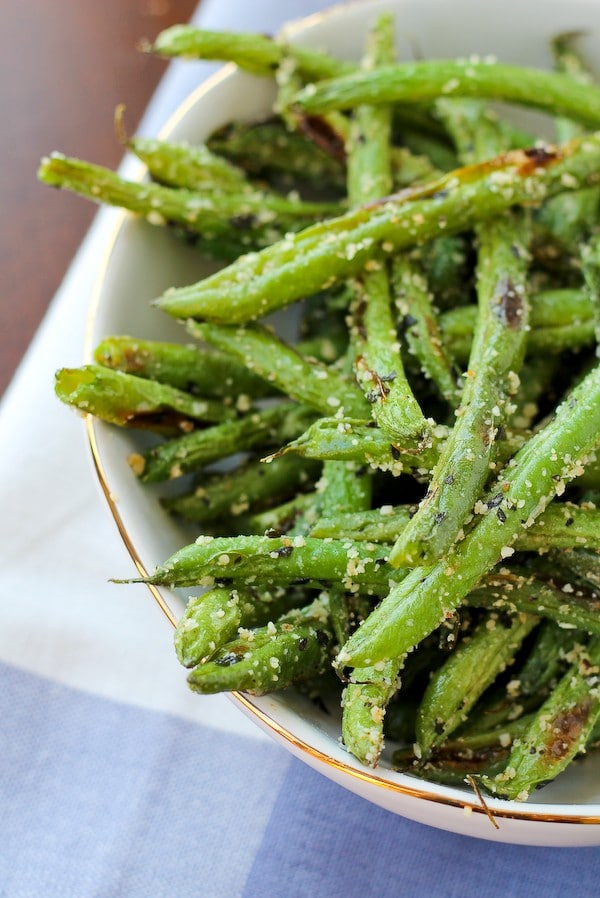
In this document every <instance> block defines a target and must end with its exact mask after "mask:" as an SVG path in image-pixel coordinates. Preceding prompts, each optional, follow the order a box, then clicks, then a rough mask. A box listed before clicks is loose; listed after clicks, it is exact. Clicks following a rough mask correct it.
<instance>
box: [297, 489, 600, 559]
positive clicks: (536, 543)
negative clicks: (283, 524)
mask: <svg viewBox="0 0 600 898" xmlns="http://www.w3.org/2000/svg"><path fill="white" fill-rule="evenodd" d="M497 498H498V497H493V501H497ZM483 505H485V503H482V506H483ZM414 511H415V507H414V506H409V505H396V506H392V505H383V506H381V507H380V508H373V509H369V510H368V511H359V512H354V513H353V514H348V513H346V514H344V513H338V514H335V515H331V516H329V517H325V516H324V517H322V518H319V520H318V521H317V523H316V524H315V525H314V526H313V527H312V528H311V531H310V535H311V536H314V537H317V538H318V539H324V538H325V537H332V538H334V539H352V540H360V541H366V542H378V543H390V542H394V540H395V539H396V538H397V536H398V534H399V533H400V532H401V531H402V529H403V528H404V527H405V526H406V525H407V523H408V522H409V521H410V519H411V517H412V515H413V514H414ZM479 511H480V512H483V513H484V514H489V513H490V511H493V503H492V507H491V508H490V507H489V506H487V505H486V506H485V507H481V508H479ZM583 546H588V547H589V548H592V549H596V550H598V551H600V511H599V510H598V509H596V508H589V507H585V506H578V505H574V504H573V503H571V502H561V503H556V504H553V505H550V506H549V507H548V508H547V509H546V510H545V511H544V512H543V513H542V514H541V515H540V516H539V518H538V519H537V521H535V523H534V524H532V526H531V527H529V529H528V530H525V531H524V532H523V533H521V534H519V536H518V537H517V539H516V541H515V549H516V550H518V551H519V552H538V551H547V550H548V549H572V548H582V547H583Z"/></svg>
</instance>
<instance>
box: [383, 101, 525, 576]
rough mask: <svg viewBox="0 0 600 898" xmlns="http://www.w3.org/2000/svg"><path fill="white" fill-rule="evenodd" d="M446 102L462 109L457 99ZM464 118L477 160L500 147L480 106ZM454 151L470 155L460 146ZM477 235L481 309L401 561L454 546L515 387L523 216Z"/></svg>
mask: <svg viewBox="0 0 600 898" xmlns="http://www.w3.org/2000/svg"><path fill="white" fill-rule="evenodd" d="M448 105H449V107H450V109H451V110H455V109H456V108H458V109H459V110H462V105H460V104H459V105H458V106H455V105H454V104H448ZM461 125H463V126H464V129H465V133H463V134H462V135H461V137H460V140H461V143H462V144H465V143H467V144H468V142H469V141H470V142H471V143H472V144H473V147H474V150H473V155H474V158H475V159H476V160H477V161H483V160H484V159H485V158H487V157H488V156H489V155H492V154H494V153H498V152H500V151H501V138H500V134H499V133H498V131H497V129H496V128H495V124H494V122H493V121H491V120H489V119H488V118H486V116H485V112H482V111H481V110H477V111H476V112H475V113H474V116H473V120H472V121H471V120H469V121H468V122H467V123H464V122H463V121H462V119H461ZM469 146H470V144H469ZM459 151H460V155H461V156H462V157H468V156H470V155H471V152H470V150H465V149H464V148H463V146H460V145H459ZM476 235H477V240H478V260H477V302H478V309H479V313H478V317H477V322H476V326H475V333H474V336H473V344H472V347H471V353H470V356H469V367H468V370H467V376H466V378H465V385H464V389H463V391H462V397H461V400H460V405H459V407H458V409H457V411H456V423H455V425H454V427H453V428H452V430H451V431H450V434H449V436H448V440H447V442H446V444H445V446H444V448H443V449H442V451H441V453H440V457H439V460H438V462H437V464H436V465H435V467H434V469H433V471H432V475H431V481H430V483H429V488H428V491H427V495H426V497H425V499H424V500H423V502H422V503H421V505H420V506H419V509H418V511H417V513H416V514H415V515H414V517H413V518H412V519H411V521H410V523H409V524H408V526H407V527H406V528H405V529H404V530H403V532H402V534H401V536H400V537H399V539H398V540H397V542H396V544H395V546H394V548H393V550H392V555H391V557H392V559H397V561H398V563H399V564H409V565H415V564H428V563H430V562H432V561H434V560H436V559H438V558H440V557H442V556H443V555H444V553H445V552H446V551H447V550H448V548H449V547H450V546H451V545H452V543H453V542H454V540H455V539H456V537H457V534H458V532H459V531H460V529H461V527H462V526H463V524H464V522H465V519H466V518H467V516H468V514H469V513H470V512H471V510H472V508H473V505H474V503H475V502H476V501H477V499H478V497H479V495H480V493H481V490H482V489H483V487H484V485H485V482H486V480H487V479H488V477H489V471H490V465H491V464H494V463H495V459H496V454H497V443H496V439H495V438H496V434H497V432H498V429H499V428H502V429H503V428H504V427H505V426H506V424H507V423H508V418H509V416H510V414H511V409H512V406H513V403H512V402H511V396H513V395H514V394H515V393H516V392H517V390H518V384H519V380H518V372H519V370H520V367H521V365H522V363H523V359H524V356H525V340H526V333H527V330H528V327H529V301H528V294H527V288H526V281H527V271H528V257H529V254H528V244H529V227H528V222H527V219H526V218H525V217H524V214H523V213H522V211H521V210H515V211H513V212H509V213H508V214H507V215H505V216H504V217H502V218H498V219H496V220H494V221H491V222H486V223H482V224H478V225H477V227H476Z"/></svg>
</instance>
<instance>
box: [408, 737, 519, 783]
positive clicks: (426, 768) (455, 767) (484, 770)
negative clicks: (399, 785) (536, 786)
mask: <svg viewBox="0 0 600 898" xmlns="http://www.w3.org/2000/svg"><path fill="white" fill-rule="evenodd" d="M465 755H466V757H465ZM507 756H508V749H507V748H503V747H502V745H501V743H500V741H499V740H498V743H495V744H494V745H493V746H492V747H490V748H482V749H480V750H479V751H473V750H468V751H467V752H465V753H464V754H462V755H461V754H460V753H458V752H454V753H452V754H440V753H438V754H436V755H434V756H433V757H432V758H430V759H429V760H428V761H426V762H425V764H421V762H420V761H419V760H418V759H417V758H416V757H415V755H414V753H413V751H412V750H411V749H399V750H398V751H396V752H394V754H393V756H392V760H393V763H394V766H395V768H396V769H397V770H405V771H406V772H407V773H410V775H411V776H417V777H420V778H421V779H425V780H427V781H428V782H430V783H439V784H441V785H444V786H459V787H461V786H462V787H463V788H464V786H465V783H468V784H469V785H470V786H471V788H472V778H473V777H474V776H476V777H480V776H485V775H487V776H495V775H496V774H497V773H498V772H499V771H500V770H502V767H503V766H504V764H505V763H506V757H507Z"/></svg>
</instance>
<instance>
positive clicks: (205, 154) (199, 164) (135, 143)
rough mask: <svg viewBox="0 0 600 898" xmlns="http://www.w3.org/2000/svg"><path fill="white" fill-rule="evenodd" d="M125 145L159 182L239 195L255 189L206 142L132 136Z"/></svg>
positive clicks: (239, 170) (170, 185) (242, 174)
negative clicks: (185, 141)
mask: <svg viewBox="0 0 600 898" xmlns="http://www.w3.org/2000/svg"><path fill="white" fill-rule="evenodd" d="M127 148H128V149H129V150H131V152H132V153H134V154H135V155H136V156H137V157H138V159H141V160H142V162H143V163H144V164H145V165H146V167H147V169H148V171H149V172H150V174H151V176H152V178H153V180H154V181H158V183H159V184H165V185H167V186H168V187H183V188H185V189H186V190H199V191H205V190H210V191H215V192H222V191H230V192H231V193H235V194H238V195H239V194H244V193H253V192H255V191H256V187H254V186H253V185H252V184H250V182H249V181H248V179H247V177H246V174H245V172H244V171H243V170H242V169H241V168H238V166H236V165H232V164H231V162H228V161H227V160H226V159H223V158H221V157H219V156H217V155H216V154H215V153H213V152H211V150H209V148H208V147H207V146H206V145H205V144H202V143H199V144H189V143H173V142H171V141H165V140H154V139H152V138H148V137H132V138H131V139H130V140H128V141H127Z"/></svg>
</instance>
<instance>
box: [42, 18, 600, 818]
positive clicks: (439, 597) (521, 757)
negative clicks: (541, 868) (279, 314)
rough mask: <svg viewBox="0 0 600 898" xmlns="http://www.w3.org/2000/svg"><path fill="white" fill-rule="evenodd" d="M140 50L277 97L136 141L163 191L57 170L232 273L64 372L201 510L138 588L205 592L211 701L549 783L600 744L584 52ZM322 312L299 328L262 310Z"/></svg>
mask: <svg viewBox="0 0 600 898" xmlns="http://www.w3.org/2000/svg"><path fill="white" fill-rule="evenodd" d="M146 49H147V50H148V52H154V53H157V54H159V55H163V56H167V57H174V56H179V57H186V58H190V57H191V58H205V59H219V60H228V61H232V62H235V63H236V64H237V65H238V66H239V67H241V68H244V69H247V70H248V71H250V72H252V73H253V74H255V75H257V76H260V77H265V78H274V79H275V82H276V84H277V88H278V96H277V101H276V104H275V107H274V110H273V115H272V117H271V118H269V120H268V121H265V122H253V123H239V122H232V123H231V124H230V125H228V126H227V127H226V128H224V129H221V131H219V132H218V133H217V134H215V135H213V136H212V137H211V138H210V139H209V140H208V141H207V143H206V144H205V145H201V146H188V145H185V144H172V143H169V142H165V141H155V140H147V139H139V138H131V139H126V141H127V146H128V148H129V149H130V150H131V151H132V152H133V153H136V154H137V155H138V156H139V157H140V158H141V159H142V160H143V161H144V162H145V164H146V165H147V167H148V175H149V177H148V179H147V180H146V181H144V182H143V183H141V184H140V183H128V182H126V181H124V180H123V179H122V178H120V177H119V176H117V175H116V174H114V173H113V172H109V171H107V170H106V169H103V168H101V167H100V166H93V165H91V164H89V163H85V162H82V161H80V160H73V159H68V158H66V157H64V156H62V155H60V154H52V155H51V156H50V157H48V158H46V159H44V160H43V162H42V165H41V168H40V173H39V174H40V178H41V180H42V181H44V182H45V183H48V184H51V185H52V186H58V187H63V188H66V189H69V190H74V191H75V192H78V193H80V194H81V195H83V196H86V197H88V198H90V199H93V200H96V201H99V202H105V203H110V204H116V205H120V206H123V207H124V208H126V209H129V210H130V211H131V212H132V213H134V214H138V215H142V216H144V217H145V218H146V219H147V220H148V221H149V222H150V223H152V224H163V225H170V226H172V229H173V231H174V235H175V236H174V239H176V238H177V235H179V234H180V233H183V235H184V237H185V239H187V240H189V239H190V238H191V239H193V240H194V241H195V242H197V244H198V249H199V251H200V252H203V253H204V254H206V255H208V256H210V257H214V258H217V259H220V260H222V261H223V262H224V263H229V264H226V265H225V266H224V267H223V268H221V269H220V270H218V271H217V272H216V273H215V274H212V275H210V276H209V277H206V278H204V279H203V280H201V281H200V282H198V283H196V284H190V285H188V286H186V287H183V288H178V289H172V290H169V291H167V292H166V293H164V294H163V295H162V296H160V297H158V298H157V299H156V305H157V306H158V307H159V308H161V309H162V310H163V311H164V312H165V313H166V314H169V315H171V316H173V317H175V318H178V319H182V321H183V323H184V325H185V327H186V333H187V337H188V342H187V343H184V342H183V341H182V343H181V344H178V343H166V342H165V343H163V342H156V341H148V340H142V339H137V338H132V337H125V336H120V335H115V336H111V337H107V338H106V339H105V340H103V341H102V343H101V344H100V345H99V346H98V347H97V349H96V351H95V356H94V360H93V364H90V365H87V366H84V367H82V368H79V369H62V370H61V371H59V372H58V373H57V379H56V392H57V394H58V396H59V398H60V399H61V400H62V401H64V402H66V403H67V404H69V405H71V406H73V407H75V408H77V409H78V410H79V411H83V412H85V413H90V414H92V415H95V416H97V417H99V418H102V419H103V420H105V421H107V422H109V423H110V424H111V425H117V426H122V427H130V428H134V429H137V430H145V431H149V432H150V434H151V436H150V437H148V436H147V435H146V436H145V438H144V441H143V442H142V441H140V443H139V449H138V450H136V451H135V452H133V453H132V454H131V456H130V457H129V464H130V466H131V469H132V476H135V477H136V478H138V479H139V480H140V481H141V482H142V483H152V484H161V483H164V482H166V481H171V482H174V484H172V485H174V486H175V491H173V489H172V488H170V489H169V491H168V495H167V494H166V493H165V495H164V496H163V497H162V498H161V499H160V500H159V501H160V505H161V513H162V514H169V515H174V516H176V517H177V518H178V519H179V520H181V521H182V522H185V526H186V528H192V529H193V528H195V531H194V532H195V534H197V535H196V538H195V540H194V541H192V542H190V543H189V544H188V545H185V546H182V548H181V549H180V550H179V551H177V552H176V553H175V554H173V555H172V556H171V557H169V558H167V559H166V560H165V561H164V563H163V564H161V565H160V566H159V567H158V568H157V569H156V570H155V571H154V572H153V573H152V574H150V575H149V576H147V577H144V578H141V580H142V582H147V583H150V584H156V585H161V586H167V587H173V588H184V589H188V588H197V587H201V588H202V590H196V591H197V592H199V594H198V595H194V597H193V598H190V600H189V602H188V604H187V607H186V609H185V611H184V612H183V614H182V616H181V618H180V620H179V622H178V624H177V627H176V632H175V648H176V652H177V657H178V658H179V660H180V662H181V663H182V665H183V666H184V667H186V668H188V669H189V674H188V682H189V685H190V687H191V689H193V690H194V691H196V692H199V693H202V694H207V693H213V692H220V691H235V690H241V691H246V692H249V693H251V694H255V695H262V694H264V693H268V692H271V691H274V690H278V689H283V688H285V687H287V686H290V685H295V686H296V687H297V688H299V689H302V690H304V691H305V692H306V693H307V694H308V695H310V696H319V698H320V699H321V700H322V701H323V702H325V703H326V704H327V705H328V706H329V707H333V706H334V705H335V704H338V705H339V706H340V707H341V734H342V738H343V743H344V744H345V746H346V748H347V749H348V751H349V752H351V753H352V754H353V755H354V756H355V757H356V758H357V759H359V760H360V761H361V762H362V763H363V764H365V765H367V766H372V767H374V766H376V765H377V764H378V763H379V762H380V759H381V758H382V757H383V758H384V760H385V763H387V764H388V766H389V765H390V764H391V765H393V766H395V767H397V768H398V769H401V770H404V771H406V772H408V773H409V774H412V775H414V776H418V777H425V778H428V779H430V780H432V781H437V782H442V783H452V784H464V783H465V782H471V783H472V782H473V778H475V779H476V781H477V782H478V784H479V785H480V786H481V788H483V789H486V790H487V791H488V792H489V793H490V794H492V795H498V796H501V797H504V798H509V799H513V800H525V799H527V798H528V796H529V795H530V794H531V793H532V791H534V790H535V789H536V787H538V786H539V785H541V784H542V783H545V782H547V781H548V780H551V779H553V778H554V777H556V776H558V775H559V774H560V773H561V772H562V771H563V770H564V769H565V768H566V767H567V766H568V765H569V764H570V763H571V762H576V761H577V759H578V758H579V757H580V756H582V755H583V754H584V753H585V752H586V751H587V750H588V749H591V748H592V747H594V746H595V744H596V742H597V740H598V739H599V738H600V688H599V685H598V683H599V682H600V680H599V674H600V593H599V590H600V508H598V507H597V500H598V497H599V496H600V463H599V461H598V458H597V453H598V450H599V449H600V365H599V364H598V361H597V356H598V353H597V343H598V335H599V334H600V311H599V309H600V275H599V273H598V272H599V271H600V264H599V263H598V260H599V259H600V238H599V234H600V132H594V131H593V130H591V129H594V128H599V127H600V88H599V87H597V86H596V85H595V84H594V82H593V79H592V77H591V75H590V74H589V71H588V69H587V66H586V63H585V60H584V59H583V58H582V57H581V56H580V54H579V53H578V49H577V45H576V39H575V38H574V36H573V35H569V36H563V35H561V36H558V37H557V39H556V40H555V41H554V43H553V46H552V49H553V53H554V59H555V69H556V70H555V71H554V72H550V71H548V72H546V71H537V70H532V69H528V68H523V67H517V66H509V65H504V64H502V63H496V62H492V61H489V60H478V59H469V60H458V61H457V60H441V61H425V62H418V63H403V62H397V61H396V51H395V48H394V23H393V20H392V18H391V17H390V16H389V15H384V16H381V17H380V18H379V19H378V20H377V21H375V22H374V23H373V26H372V29H371V32H370V34H369V36H368V41H367V45H366V48H365V54H364V58H363V59H362V61H361V62H360V64H356V65H355V64H352V63H348V62H343V61H341V60H337V59H334V58H333V57H330V56H328V55H327V54H325V53H322V52H316V51H312V50H307V49H304V48H302V47H298V46H288V45H286V44H283V43H279V42H277V41H275V40H271V39H269V38H267V37H265V36H263V35H253V34H244V35H236V34H215V33H213V32H207V31H199V30H197V29H194V28H192V27H189V26H177V27H176V28H173V29H169V30H167V31H165V32H163V33H162V34H160V35H159V37H158V38H157V40H156V41H155V43H154V44H153V45H150V46H148V47H147V48H146ZM491 100H502V101H504V102H505V103H509V104H518V105H525V106H530V107H534V108H537V109H538V110H541V111H543V112H545V113H546V115H547V116H548V118H549V121H550V125H551V126H553V127H554V131H555V135H556V142H555V143H546V142H543V141H540V140H538V139H537V138H536V136H535V135H530V134H526V133H524V132H522V131H519V130H518V129H516V128H515V127H513V126H512V125H511V124H510V122H509V121H508V120H503V119H501V118H499V117H498V114H497V113H496V112H494V111H492V110H491V108H490V107H489V106H488V105H487V102H488V101H491ZM324 181H325V182H326V183H327V187H328V190H327V195H325V191H323V190H321V193H320V195H319V194H317V198H316V199H315V186H316V185H319V184H320V183H321V184H322V183H323V182H324ZM249 250H250V252H249ZM296 302H301V306H300V316H299V318H300V324H299V330H298V336H297V339H296V340H295V341H294V342H293V343H291V342H286V341H284V340H283V339H282V338H281V336H279V334H278V333H276V332H275V331H274V330H273V329H272V327H271V326H270V324H269V321H268V320H265V319H266V316H267V315H268V314H269V313H270V312H273V311H275V310H277V309H282V308H284V307H286V306H288V305H290V304H291V303H296ZM149 440H150V442H148V441H149ZM136 446H138V444H137V443H136ZM198 534H199V535H198ZM139 579H140V578H138V581H139ZM138 581H135V582H138ZM117 582H131V581H117ZM386 740H387V742H388V746H387V747H386Z"/></svg>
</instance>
